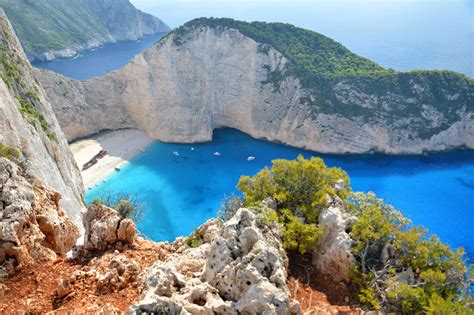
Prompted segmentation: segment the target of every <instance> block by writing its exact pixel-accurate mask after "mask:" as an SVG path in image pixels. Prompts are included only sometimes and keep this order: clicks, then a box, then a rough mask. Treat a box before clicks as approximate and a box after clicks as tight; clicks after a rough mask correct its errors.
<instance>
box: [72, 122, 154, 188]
mask: <svg viewBox="0 0 474 315" xmlns="http://www.w3.org/2000/svg"><path fill="white" fill-rule="evenodd" d="M153 141H154V140H153V139H151V138H150V137H148V136H147V134H146V133H145V132H143V131H140V130H135V129H123V130H115V131H108V132H104V133H101V134H98V135H96V136H92V137H91V138H90V139H85V140H79V141H76V142H73V143H71V144H70V145H69V147H70V148H71V151H72V153H73V154H74V159H75V160H76V163H77V165H78V167H79V169H80V170H81V174H82V179H83V181H84V188H85V189H86V190H87V189H89V188H91V187H93V186H94V185H96V184H98V183H100V181H102V180H104V179H105V178H106V177H107V176H109V175H110V174H111V173H112V172H115V171H116V170H115V168H120V167H123V166H124V165H125V164H126V163H127V162H128V161H129V160H130V159H132V158H133V157H134V156H135V155H137V154H139V153H141V152H143V150H145V148H146V147H147V146H148V145H150V144H151V143H152V142H153ZM101 150H106V151H107V155H106V156H104V157H103V158H101V159H99V160H98V162H97V164H95V165H93V166H92V167H91V168H89V169H87V170H85V171H83V170H82V167H83V165H84V164H85V163H87V162H88V161H90V160H91V159H92V158H93V157H94V156H95V155H96V154H97V153H99V152H100V151H101Z"/></svg>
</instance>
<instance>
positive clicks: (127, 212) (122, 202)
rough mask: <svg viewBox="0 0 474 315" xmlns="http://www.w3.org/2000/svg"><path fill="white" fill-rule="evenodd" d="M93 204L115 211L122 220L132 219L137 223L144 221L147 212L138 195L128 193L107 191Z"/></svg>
mask: <svg viewBox="0 0 474 315" xmlns="http://www.w3.org/2000/svg"><path fill="white" fill-rule="evenodd" d="M92 203H93V204H95V205H98V204H101V205H104V206H106V207H109V208H112V209H115V210H116V211H117V212H118V213H119V215H120V217H121V218H123V219H126V218H130V219H132V220H133V221H134V222H136V223H139V222H140V221H141V220H142V218H143V213H144V211H145V207H144V205H143V203H142V202H141V201H140V198H138V195H136V194H131V193H128V192H112V191H107V192H104V193H102V194H101V195H100V196H99V197H98V198H96V199H94V201H92Z"/></svg>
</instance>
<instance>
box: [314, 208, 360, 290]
mask: <svg viewBox="0 0 474 315" xmlns="http://www.w3.org/2000/svg"><path fill="white" fill-rule="evenodd" d="M354 220H355V218H354V217H353V216H351V215H349V214H348V212H347V210H346V208H345V206H344V203H343V202H342V201H341V200H340V199H336V200H332V202H331V203H330V206H328V207H327V208H326V209H324V210H323V211H322V212H321V214H320V215H319V225H320V226H321V227H323V228H324V229H325V232H324V234H323V235H322V236H321V238H320V239H319V241H318V247H317V248H316V249H315V250H314V251H313V252H312V255H313V265H314V266H316V268H317V269H318V270H319V272H321V273H322V274H326V275H329V276H331V277H332V278H333V280H334V281H349V269H350V268H351V267H352V266H353V265H354V263H355V259H354V256H353V255H352V253H351V246H352V239H351V237H350V235H349V234H348V233H347V230H348V229H349V228H350V226H351V225H352V223H353V222H354Z"/></svg>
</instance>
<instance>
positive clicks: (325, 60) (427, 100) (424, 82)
mask: <svg viewBox="0 0 474 315" xmlns="http://www.w3.org/2000/svg"><path fill="white" fill-rule="evenodd" d="M202 26H208V27H212V28H214V29H217V30H225V29H227V28H232V29H237V30H238V31H239V32H241V33H242V34H244V35H246V36H248V37H250V38H252V39H253V40H255V41H256V42H258V43H260V48H259V49H260V52H263V53H265V52H268V49H269V47H273V48H274V49H276V50H277V51H279V52H280V53H282V55H284V56H285V57H286V58H287V59H288V60H289V61H290V63H289V65H288V66H286V67H285V69H284V70H283V71H270V69H268V75H267V80H266V81H264V82H263V83H265V84H271V85H273V87H274V89H275V90H276V91H278V90H279V89H280V87H281V83H282V81H283V80H284V79H285V78H286V77H288V76H292V77H296V78H298V79H299V81H300V82H301V84H302V86H303V87H304V88H305V89H306V90H308V91H309V92H310V94H311V95H310V96H307V97H302V98H301V102H302V103H309V104H310V105H311V108H312V110H313V112H314V113H321V112H322V113H328V114H341V115H345V116H351V117H354V116H357V117H360V118H361V119H363V121H366V122H368V121H374V120H383V121H388V122H393V121H396V120H398V119H400V117H405V118H407V119H410V118H412V117H414V118H416V119H414V120H413V122H412V124H413V127H414V129H416V131H417V133H418V135H419V136H420V137H421V138H430V137H431V136H432V135H433V134H436V133H438V132H440V131H442V130H445V129H447V128H449V126H451V125H452V124H453V123H454V122H455V121H458V120H459V118H460V116H459V115H460V113H461V112H462V113H463V114H465V113H466V112H474V80H472V79H470V78H468V77H466V76H465V75H463V74H461V73H456V72H453V71H440V70H432V71H428V70H417V71H409V72H398V71H395V70H393V69H386V68H384V67H382V66H380V65H378V64H376V63H375V62H373V61H370V60H368V59H366V58H363V57H361V56H358V55H356V54H354V53H352V52H351V51H350V50H349V49H347V48H346V47H344V46H343V45H341V44H340V43H338V42H336V41H334V40H332V39H330V38H328V37H326V36H324V35H321V34H319V33H317V32H313V31H310V30H306V29H302V28H298V27H295V26H293V25H290V24H283V23H265V22H252V23H248V22H241V21H235V20H232V19H214V18H200V19H195V20H193V21H190V22H188V23H186V24H185V25H183V26H182V27H180V28H178V29H176V30H175V31H174V32H173V34H175V35H174V41H175V44H178V45H179V44H181V43H182V42H183V41H184V40H185V39H186V35H187V34H189V32H190V31H191V30H193V29H196V28H198V27H202ZM170 35H171V34H170ZM341 86H348V87H349V89H348V90H350V91H347V90H342V89H341ZM352 92H355V93H352ZM344 93H346V94H347V95H345V94H344ZM351 98H352V99H351ZM354 99H355V101H354ZM364 101H367V102H369V103H368V105H367V106H361V105H360V104H357V102H359V103H361V102H364ZM426 105H429V106H430V107H432V108H433V109H434V110H436V111H439V112H440V113H442V115H443V119H442V120H441V122H440V124H439V126H436V127H435V128H433V127H432V126H427V125H426V124H425V121H424V118H423V117H422V115H421V111H422V107H423V106H426Z"/></svg>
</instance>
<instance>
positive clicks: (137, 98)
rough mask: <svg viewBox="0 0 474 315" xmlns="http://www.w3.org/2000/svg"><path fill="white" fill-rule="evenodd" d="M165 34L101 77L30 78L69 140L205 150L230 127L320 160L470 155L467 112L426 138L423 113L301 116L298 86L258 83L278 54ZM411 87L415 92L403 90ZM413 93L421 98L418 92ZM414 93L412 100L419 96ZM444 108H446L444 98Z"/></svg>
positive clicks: (376, 101) (473, 126)
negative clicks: (109, 136)
mask: <svg viewBox="0 0 474 315" xmlns="http://www.w3.org/2000/svg"><path fill="white" fill-rule="evenodd" d="M174 36H175V35H170V36H168V37H166V38H165V39H163V40H161V41H159V42H158V43H157V44H155V45H154V46H153V47H152V48H150V49H148V50H147V51H145V52H144V53H142V54H140V55H138V56H137V57H136V58H134V59H133V60H132V61H131V62H130V63H129V64H128V65H127V66H125V67H124V68H123V69H121V70H119V71H115V72H112V73H110V74H108V75H106V76H104V77H100V78H92V79H90V80H87V81H75V80H72V79H68V78H65V77H64V76H62V75H59V74H55V73H51V72H48V71H37V72H36V74H37V76H38V78H39V80H40V81H41V82H42V84H43V85H44V86H45V87H46V90H47V91H48V94H49V95H50V96H51V100H52V103H53V105H54V110H55V112H56V114H57V116H58V118H59V121H60V124H61V125H62V126H63V128H64V131H65V133H66V136H67V138H68V139H69V140H72V139H76V138H78V137H84V136H88V135H91V134H94V133H96V132H98V131H101V130H104V129H111V130H114V129H120V128H137V129H140V130H143V131H146V132H147V133H148V135H149V136H150V137H152V138H155V139H158V140H163V141H168V142H184V143H189V142H199V141H209V140H211V138H212V133H213V130H214V129H216V128H221V127H230V128H235V129H238V130H241V131H243V132H245V133H247V134H249V135H251V136H252V137H255V138H262V139H267V140H270V141H278V142H282V143H285V144H289V145H292V146H295V147H301V148H307V149H311V150H315V151H319V152H330V153H362V152H369V151H372V150H373V151H382V152H386V153H394V154H399V153H412V154H419V153H422V152H423V151H424V150H430V151H438V150H446V149H449V148H455V147H460V146H467V147H470V148H474V118H473V117H472V106H473V105H472V104H465V106H464V107H463V108H461V109H460V111H459V113H457V115H458V117H460V118H459V119H458V120H457V121H456V122H455V123H453V124H452V125H451V126H450V128H448V129H446V130H444V131H441V132H439V133H438V134H436V135H434V136H433V137H431V138H429V139H422V138H421V137H419V136H418V135H417V133H416V131H414V129H415V127H413V126H418V125H420V124H422V125H423V126H430V128H436V127H439V125H440V123H441V122H442V121H444V117H442V114H441V113H439V112H436V111H433V108H432V107H433V106H427V107H424V108H425V109H423V110H422V116H425V117H426V119H427V120H426V122H423V123H422V122H421V120H420V119H421V117H414V118H413V117H412V118H406V119H405V117H400V119H395V120H392V121H391V122H389V119H388V118H380V119H378V120H376V121H375V122H370V123H369V122H366V121H365V120H363V119H362V117H356V116H354V117H353V116H352V115H348V116H347V117H342V116H341V115H340V114H325V113H323V112H316V113H315V112H311V109H310V107H309V106H308V105H306V103H303V104H302V102H301V101H300V99H301V98H302V97H310V98H311V97H312V96H311V95H309V93H308V92H307V91H306V90H304V89H303V88H302V87H301V84H300V82H299V81H298V80H297V79H295V78H293V77H291V76H288V77H286V78H285V79H284V80H283V82H282V84H281V86H280V89H279V91H278V92H276V91H275V90H274V87H273V85H272V84H263V83H262V82H264V81H265V80H267V74H268V71H267V68H268V69H270V70H271V71H276V70H278V71H279V70H282V69H285V66H286V64H287V63H288V60H287V59H286V58H285V57H283V56H282V55H281V54H280V53H279V52H278V51H276V50H274V49H271V48H270V49H269V51H268V53H266V52H263V51H262V49H261V48H260V45H261V44H259V43H257V42H255V41H254V40H252V39H250V38H249V37H246V36H244V35H243V34H241V33H240V32H239V31H237V30H235V29H224V30H222V29H213V28H209V27H198V28H197V29H195V30H192V31H190V32H189V34H187V35H185V38H184V39H181V40H180V42H181V44H180V45H176V44H175V43H174ZM413 84H414V86H416V84H415V83H413ZM420 91H421V90H420ZM333 92H334V97H335V98H336V99H338V101H340V102H341V103H342V106H344V104H347V106H358V107H361V108H373V110H374V111H377V112H378V114H380V115H379V116H381V117H382V116H383V113H385V111H387V113H388V114H387V115H389V116H390V115H391V114H390V113H389V112H388V111H389V110H390V109H391V107H394V106H396V104H399V103H406V104H411V105H410V106H420V104H421V103H420V102H422V100H423V97H424V96H423V95H421V94H420V96H419V97H418V98H406V97H404V96H402V95H398V94H395V93H392V92H390V93H387V94H383V95H381V96H375V95H369V94H366V93H365V92H364V91H360V90H359V89H358V88H357V87H355V86H353V85H352V84H351V83H349V82H345V81H341V82H339V83H338V84H336V85H335V87H334V91H333ZM420 93H422V92H420ZM446 97H447V100H446V101H447V102H449V100H448V98H449V99H453V97H452V96H450V95H447V96H446Z"/></svg>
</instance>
